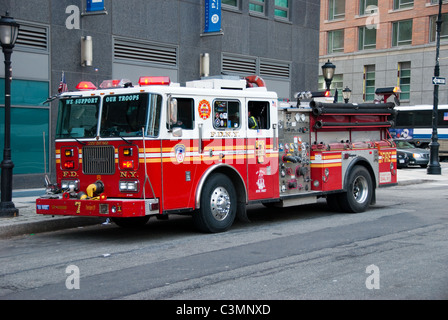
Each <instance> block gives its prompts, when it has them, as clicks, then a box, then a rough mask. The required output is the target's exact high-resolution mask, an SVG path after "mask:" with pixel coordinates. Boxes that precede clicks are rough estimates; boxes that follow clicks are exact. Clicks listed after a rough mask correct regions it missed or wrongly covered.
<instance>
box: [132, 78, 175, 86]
mask: <svg viewBox="0 0 448 320" xmlns="http://www.w3.org/2000/svg"><path fill="white" fill-rule="evenodd" d="M170 83H171V79H170V77H140V79H139V80H138V84H139V85H140V86H156V85H159V86H160V85H162V86H169V85H170Z"/></svg>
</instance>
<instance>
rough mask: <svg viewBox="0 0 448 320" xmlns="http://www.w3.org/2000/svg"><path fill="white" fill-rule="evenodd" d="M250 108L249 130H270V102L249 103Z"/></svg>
mask: <svg viewBox="0 0 448 320" xmlns="http://www.w3.org/2000/svg"><path fill="white" fill-rule="evenodd" d="M248 107H249V108H248V119H249V129H254V130H256V129H269V128H270V126H271V124H270V119H269V102H268V101H249V105H248Z"/></svg>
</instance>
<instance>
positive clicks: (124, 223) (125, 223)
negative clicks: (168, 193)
mask: <svg viewBox="0 0 448 320" xmlns="http://www.w3.org/2000/svg"><path fill="white" fill-rule="evenodd" d="M148 220H149V216H145V217H135V218H112V221H113V222H114V223H115V224H116V225H117V226H119V227H122V228H139V227H143V226H144V225H145V224H146V223H147V222H148Z"/></svg>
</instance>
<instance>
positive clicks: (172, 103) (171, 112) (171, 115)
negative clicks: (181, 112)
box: [167, 97, 177, 130]
mask: <svg viewBox="0 0 448 320" xmlns="http://www.w3.org/2000/svg"><path fill="white" fill-rule="evenodd" d="M176 123H177V99H175V98H171V97H170V98H169V99H168V110H167V125H168V129H169V130H172V125H173V124H176Z"/></svg>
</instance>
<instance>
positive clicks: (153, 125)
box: [100, 93, 162, 137]
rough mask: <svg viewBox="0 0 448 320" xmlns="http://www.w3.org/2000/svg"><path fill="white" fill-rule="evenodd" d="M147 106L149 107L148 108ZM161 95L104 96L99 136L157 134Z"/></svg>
mask: <svg viewBox="0 0 448 320" xmlns="http://www.w3.org/2000/svg"><path fill="white" fill-rule="evenodd" d="M148 106H149V108H148ZM161 106H162V97H161V96H158V95H153V94H148V93H140V94H123V95H113V96H106V97H104V103H103V109H102V113H101V128H100V136H101V137H127V136H141V135H142V128H146V131H145V135H149V136H157V135H158V134H159V118H160V117H159V116H160V110H161Z"/></svg>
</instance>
